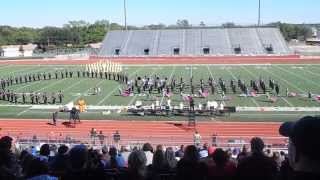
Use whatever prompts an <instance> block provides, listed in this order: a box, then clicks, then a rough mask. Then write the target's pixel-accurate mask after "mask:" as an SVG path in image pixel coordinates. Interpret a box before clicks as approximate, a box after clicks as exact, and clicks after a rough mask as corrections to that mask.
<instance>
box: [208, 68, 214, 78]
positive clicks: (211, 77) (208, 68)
mask: <svg viewBox="0 0 320 180" xmlns="http://www.w3.org/2000/svg"><path fill="white" fill-rule="evenodd" d="M207 69H208V71H209V73H210V76H211V78H212V79H214V77H213V74H212V72H211V70H210V69H209V65H207Z"/></svg>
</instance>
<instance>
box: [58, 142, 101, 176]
mask: <svg viewBox="0 0 320 180" xmlns="http://www.w3.org/2000/svg"><path fill="white" fill-rule="evenodd" d="M91 153H95V152H91ZM90 156H91V157H90V158H91V160H90V159H89V152H88V149H87V148H86V147H85V146H84V145H77V146H75V147H73V148H72V149H71V150H70V152H69V159H70V163H69V164H70V166H69V169H68V170H67V173H66V174H65V175H64V176H63V177H62V178H61V179H62V180H69V179H80V180H85V179H95V180H100V179H101V180H104V179H105V174H104V172H103V169H99V167H96V168H94V165H95V163H96V162H97V161H99V159H92V156H94V155H92V154H91V155H90ZM89 161H91V162H89Z"/></svg>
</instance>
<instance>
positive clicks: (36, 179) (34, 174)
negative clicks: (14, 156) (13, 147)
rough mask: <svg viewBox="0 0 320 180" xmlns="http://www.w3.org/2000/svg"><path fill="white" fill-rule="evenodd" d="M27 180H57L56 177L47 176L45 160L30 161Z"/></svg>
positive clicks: (47, 169)
mask: <svg viewBox="0 0 320 180" xmlns="http://www.w3.org/2000/svg"><path fill="white" fill-rule="evenodd" d="M26 179H27V180H58V178H57V177H54V176H50V175H49V167H48V162H47V161H46V160H45V159H42V160H41V159H40V158H39V157H38V158H34V159H32V160H31V163H30V165H29V167H28V168H27V172H26Z"/></svg>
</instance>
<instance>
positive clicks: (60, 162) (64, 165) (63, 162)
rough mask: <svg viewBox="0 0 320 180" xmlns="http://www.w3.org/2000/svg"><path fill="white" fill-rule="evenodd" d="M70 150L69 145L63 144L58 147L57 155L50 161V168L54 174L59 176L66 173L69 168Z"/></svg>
mask: <svg viewBox="0 0 320 180" xmlns="http://www.w3.org/2000/svg"><path fill="white" fill-rule="evenodd" d="M68 150H69V148H68V146H66V145H61V146H60V147H59V148H58V153H57V155H56V156H55V157H54V158H53V159H52V162H50V163H49V167H50V170H51V171H52V172H53V174H54V175H56V174H57V176H59V175H60V174H63V173H65V171H66V169H68V162H69V156H68V154H67V153H68Z"/></svg>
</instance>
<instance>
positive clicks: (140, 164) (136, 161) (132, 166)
mask: <svg viewBox="0 0 320 180" xmlns="http://www.w3.org/2000/svg"><path fill="white" fill-rule="evenodd" d="M146 163H147V157H146V154H145V152H144V151H140V150H136V151H133V152H132V153H131V154H130V155H129V160H128V178H126V179H128V180H147V179H149V177H150V175H149V174H148V171H147V167H146Z"/></svg>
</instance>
